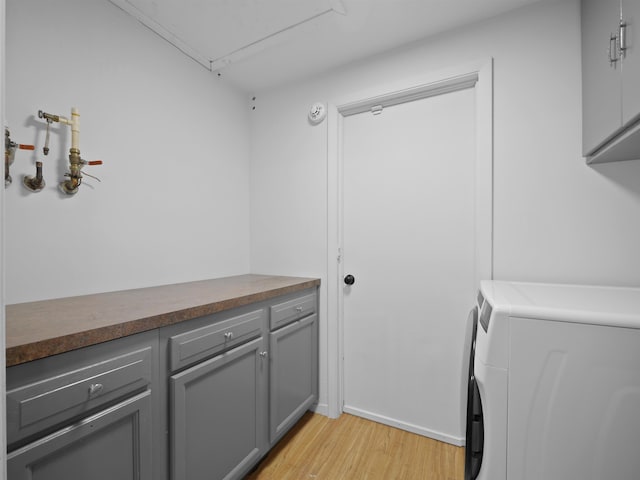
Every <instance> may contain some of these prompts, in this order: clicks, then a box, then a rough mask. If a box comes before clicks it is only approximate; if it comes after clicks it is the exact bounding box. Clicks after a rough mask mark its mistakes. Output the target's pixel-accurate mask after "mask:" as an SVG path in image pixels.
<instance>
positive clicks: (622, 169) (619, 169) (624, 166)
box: [589, 159, 640, 200]
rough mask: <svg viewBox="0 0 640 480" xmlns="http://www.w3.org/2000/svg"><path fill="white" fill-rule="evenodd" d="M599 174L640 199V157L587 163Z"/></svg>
mask: <svg viewBox="0 0 640 480" xmlns="http://www.w3.org/2000/svg"><path fill="white" fill-rule="evenodd" d="M589 166H590V167H591V168H593V169H594V170H595V171H596V172H598V173H599V174H600V175H602V176H603V177H605V178H606V179H608V180H609V181H611V182H613V183H615V184H616V185H618V186H620V187H622V188H624V190H625V191H627V192H629V193H630V194H631V195H632V196H633V197H634V198H635V199H638V200H640V159H639V160H626V161H624V162H612V163H598V164H592V165H589Z"/></svg>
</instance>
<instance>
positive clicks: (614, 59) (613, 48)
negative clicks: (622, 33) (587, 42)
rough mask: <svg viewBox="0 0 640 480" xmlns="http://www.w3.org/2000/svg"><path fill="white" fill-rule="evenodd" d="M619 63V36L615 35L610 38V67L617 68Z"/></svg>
mask: <svg viewBox="0 0 640 480" xmlns="http://www.w3.org/2000/svg"><path fill="white" fill-rule="evenodd" d="M616 63H618V36H617V35H614V34H613V33H612V34H611V35H610V37H609V66H610V67H613V68H616Z"/></svg>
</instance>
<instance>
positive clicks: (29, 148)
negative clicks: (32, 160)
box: [17, 143, 36, 150]
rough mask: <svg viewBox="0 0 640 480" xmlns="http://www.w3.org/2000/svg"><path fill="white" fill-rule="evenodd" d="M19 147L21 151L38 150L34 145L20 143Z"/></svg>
mask: <svg viewBox="0 0 640 480" xmlns="http://www.w3.org/2000/svg"><path fill="white" fill-rule="evenodd" d="M17 146H18V148H19V149H20V150H35V149H36V147H35V146H33V145H25V144H23V143H19V144H18V145H17Z"/></svg>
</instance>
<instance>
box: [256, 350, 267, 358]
mask: <svg viewBox="0 0 640 480" xmlns="http://www.w3.org/2000/svg"><path fill="white" fill-rule="evenodd" d="M268 354H269V352H267V351H266V350H264V351H262V352H260V353H259V354H258V355H260V356H261V357H262V358H267V355H268Z"/></svg>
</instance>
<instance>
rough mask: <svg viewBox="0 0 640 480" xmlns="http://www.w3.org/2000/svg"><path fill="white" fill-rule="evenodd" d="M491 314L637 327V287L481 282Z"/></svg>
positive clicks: (639, 294) (639, 323)
mask: <svg viewBox="0 0 640 480" xmlns="http://www.w3.org/2000/svg"><path fill="white" fill-rule="evenodd" d="M480 289H481V291H482V294H483V295H484V297H485V299H486V300H487V301H488V302H490V303H491V305H492V306H493V312H492V316H495V315H496V314H499V313H502V314H505V313H506V314H507V315H508V316H511V317H524V318H536V319H543V320H556V321H564V322H574V323H588V324H593V325H605V326H616V327H626V328H639V329H640V288H625V287H604V286H589V285H569V284H545V283H525V282H504V281H495V280H493V281H483V282H481V285H480Z"/></svg>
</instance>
